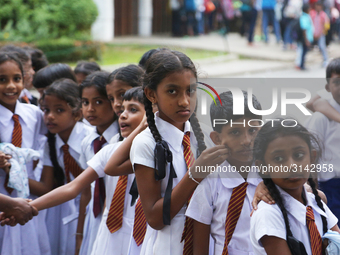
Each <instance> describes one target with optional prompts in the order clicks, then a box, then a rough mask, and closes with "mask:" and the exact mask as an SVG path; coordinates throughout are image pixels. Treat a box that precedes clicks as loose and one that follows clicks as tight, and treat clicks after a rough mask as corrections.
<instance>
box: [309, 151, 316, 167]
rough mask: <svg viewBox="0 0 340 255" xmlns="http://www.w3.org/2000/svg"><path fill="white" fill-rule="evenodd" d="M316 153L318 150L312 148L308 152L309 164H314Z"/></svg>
mask: <svg viewBox="0 0 340 255" xmlns="http://www.w3.org/2000/svg"><path fill="white" fill-rule="evenodd" d="M317 155H318V152H317V151H316V150H314V149H313V150H312V151H311V152H310V163H311V164H315V163H316V162H315V161H316V157H317Z"/></svg>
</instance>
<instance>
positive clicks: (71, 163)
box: [61, 144, 83, 183]
mask: <svg viewBox="0 0 340 255" xmlns="http://www.w3.org/2000/svg"><path fill="white" fill-rule="evenodd" d="M61 149H62V150H63V152H64V166H65V174H66V181H67V182H68V183H69V182H70V181H71V178H70V173H71V174H72V175H73V177H74V178H76V177H77V176H78V175H80V174H81V172H82V171H83V169H81V168H80V166H79V165H78V163H77V162H76V161H75V159H74V158H73V157H72V156H71V154H70V152H69V146H68V144H64V145H63V146H62V147H61Z"/></svg>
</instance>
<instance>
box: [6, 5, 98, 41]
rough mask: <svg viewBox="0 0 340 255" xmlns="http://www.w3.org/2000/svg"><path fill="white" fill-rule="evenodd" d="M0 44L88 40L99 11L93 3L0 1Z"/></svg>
mask: <svg viewBox="0 0 340 255" xmlns="http://www.w3.org/2000/svg"><path fill="white" fill-rule="evenodd" d="M0 5H1V8H0V26H1V32H0V40H8V41H25V42H32V41H35V40H43V39H55V38H61V37H71V38H73V39H78V40H84V39H89V37H90V30H91V25H92V23H93V22H94V21H95V19H96V17H97V15H98V11H97V6H96V5H95V3H94V2H93V0H81V1H75V0H0Z"/></svg>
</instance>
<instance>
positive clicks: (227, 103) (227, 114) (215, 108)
mask: <svg viewBox="0 0 340 255" xmlns="http://www.w3.org/2000/svg"><path fill="white" fill-rule="evenodd" d="M242 92H243V96H244V115H234V113H233V109H234V107H233V102H234V100H233V94H232V92H230V91H226V92H223V93H221V94H219V96H220V98H221V101H222V105H221V103H220V101H219V100H218V99H217V97H216V98H215V101H216V104H217V105H215V103H214V102H212V103H211V105H210V121H211V126H212V127H213V129H214V131H217V132H219V133H220V132H221V131H222V127H223V126H224V125H216V126H215V127H214V125H213V122H214V120H215V119H224V120H227V121H228V123H230V121H231V120H237V119H240V118H242V117H249V118H256V119H262V115H256V114H254V113H252V112H251V111H250V110H249V107H248V93H247V92H246V91H243V90H242ZM252 102H253V106H254V108H255V109H256V110H261V109H262V108H261V104H260V102H259V101H258V100H257V98H256V97H255V95H252Z"/></svg>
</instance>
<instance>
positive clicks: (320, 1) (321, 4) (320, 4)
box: [315, 1, 323, 6]
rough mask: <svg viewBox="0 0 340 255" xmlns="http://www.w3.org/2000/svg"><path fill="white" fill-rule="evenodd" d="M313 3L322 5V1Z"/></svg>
mask: <svg viewBox="0 0 340 255" xmlns="http://www.w3.org/2000/svg"><path fill="white" fill-rule="evenodd" d="M315 5H321V6H323V3H322V1H317V2H316V3H315Z"/></svg>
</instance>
